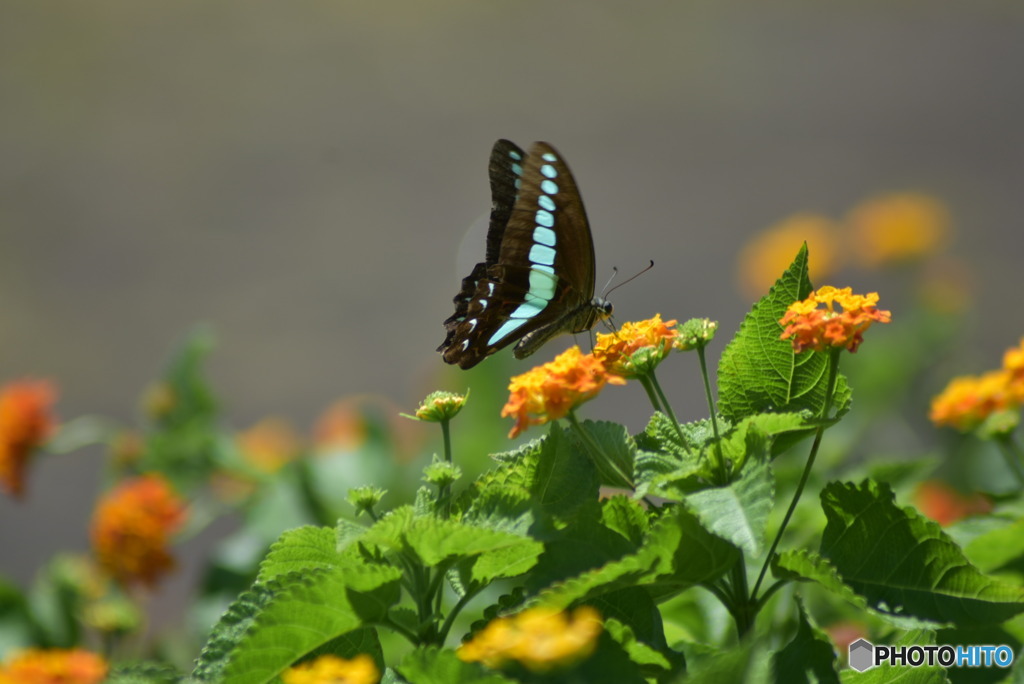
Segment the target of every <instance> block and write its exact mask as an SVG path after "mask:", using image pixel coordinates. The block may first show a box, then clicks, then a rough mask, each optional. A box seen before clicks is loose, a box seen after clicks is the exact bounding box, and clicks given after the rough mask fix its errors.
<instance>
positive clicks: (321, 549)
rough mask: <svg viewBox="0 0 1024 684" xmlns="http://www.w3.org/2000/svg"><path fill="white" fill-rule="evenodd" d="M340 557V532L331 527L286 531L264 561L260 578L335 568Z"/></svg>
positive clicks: (310, 526) (261, 565)
mask: <svg viewBox="0 0 1024 684" xmlns="http://www.w3.org/2000/svg"><path fill="white" fill-rule="evenodd" d="M338 560H339V554H338V551H337V547H336V533H335V531H334V530H332V529H331V528H329V527H313V526H312V525H307V526H305V527H298V528H295V529H292V530H288V531H286V532H284V533H283V534H282V535H281V536H280V538H278V540H277V541H276V542H274V544H273V545H272V546H271V547H270V552H269V553H268V554H267V557H266V558H265V559H264V560H263V562H262V563H260V572H259V577H258V579H257V581H260V582H266V581H267V580H269V579H271V578H273V577H276V576H278V575H285V574H288V573H290V572H299V571H301V570H314V569H320V568H331V567H334V566H335V565H336V564H337V563H338Z"/></svg>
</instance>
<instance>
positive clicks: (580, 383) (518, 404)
mask: <svg viewBox="0 0 1024 684" xmlns="http://www.w3.org/2000/svg"><path fill="white" fill-rule="evenodd" d="M606 383H611V384H613V385H624V384H626V381H625V380H623V379H622V378H621V377H619V376H618V375H613V374H611V373H610V372H609V371H608V369H607V368H605V366H604V364H603V363H601V362H600V361H599V360H598V359H597V358H595V357H594V355H593V354H586V355H584V354H583V352H581V351H580V348H579V347H571V348H569V349H567V350H566V351H564V352H563V353H561V354H559V355H558V356H556V357H555V360H554V361H551V362H550V363H545V364H544V365H542V366H537V367H536V368H534V369H532V370H529V371H527V372H525V373H523V374H522V375H517V376H515V377H514V378H512V381H511V382H510V383H509V386H508V389H509V393H510V394H509V398H508V403H506V404H505V407H504V408H503V409H501V416H502V418H505V417H507V416H514V417H515V419H516V424H515V425H514V426H512V431H511V432H509V433H508V436H509V438H514V437H516V436H518V435H519V434H520V433H522V432H523V431H524V430H525V429H526V428H528V427H529V426H531V425H543V424H544V423H547V422H548V421H552V420H558V419H559V418H564V417H565V416H566V415H567V414H568V413H569V411H571V410H572V409H574V408H576V407H577V406H579V405H580V404H582V403H583V402H585V401H588V400H590V399H593V398H594V397H596V396H597V395H598V393H599V392H600V391H601V388H603V387H604V386H605V384H606Z"/></svg>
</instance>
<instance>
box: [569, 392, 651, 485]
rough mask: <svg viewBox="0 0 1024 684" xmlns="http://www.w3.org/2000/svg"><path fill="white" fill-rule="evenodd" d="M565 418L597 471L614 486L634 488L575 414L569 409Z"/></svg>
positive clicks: (631, 481)
mask: <svg viewBox="0 0 1024 684" xmlns="http://www.w3.org/2000/svg"><path fill="white" fill-rule="evenodd" d="M566 418H568V419H569V425H571V426H572V429H573V430H575V432H576V435H577V436H578V437H579V438H580V440H581V441H582V442H583V445H584V446H585V447H586V448H587V453H588V455H589V456H590V460H591V461H592V462H593V464H594V466H595V467H596V468H597V470H598V472H600V473H602V475H603V476H604V477H605V478H607V479H608V480H609V481H610V482H613V483H614V485H613V486H615V487H623V486H624V487H628V488H629V489H635V488H636V487H635V486H634V485H633V480H632V479H630V478H629V477H628V476H627V475H626V474H625V473H624V472H622V470H621V469H620V468H619V464H618V463H616V462H615V461H613V460H612V459H611V458H608V456H607V455H606V454H605V453H604V450H603V449H602V448H601V445H600V444H598V443H597V442H596V441H595V440H594V438H593V437H591V436H590V433H589V432H587V431H586V430H584V429H583V426H582V425H580V423H579V421H578V420H576V414H575V413H574V412H572V411H569V413H568V414H566ZM608 467H610V468H611V472H610V473H609V472H608Z"/></svg>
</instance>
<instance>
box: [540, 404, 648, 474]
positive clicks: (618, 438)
mask: <svg viewBox="0 0 1024 684" xmlns="http://www.w3.org/2000/svg"><path fill="white" fill-rule="evenodd" d="M580 427H581V428H582V429H583V431H584V432H586V433H587V434H588V435H590V437H591V439H592V440H593V441H594V442H595V443H596V444H597V445H598V448H599V449H600V453H599V454H589V456H590V458H591V459H599V460H600V461H601V462H602V463H604V462H610V463H611V464H614V468H615V471H616V472H618V473H622V474H624V475H625V476H626V477H632V474H633V460H634V458H635V455H636V443H635V442H634V441H633V438H632V437H630V436H629V431H628V430H626V427H625V426H624V425H619V424H618V423H612V422H609V421H592V420H585V421H583V422H582V423H581V424H580ZM564 434H565V436H566V437H568V438H569V439H570V440H571V444H572V447H573V451H574V452H575V453H578V454H582V455H584V456H587V455H588V453H589V451H588V446H587V444H585V443H584V442H583V441H582V440H581V439H580V437H579V435H577V434H576V432H574V431H573V430H565V431H564ZM542 462H543V461H542ZM587 465H588V467H589V468H590V469H593V467H594V466H593V465H591V464H590V463H588V464H587ZM588 484H589V483H588ZM599 484H605V485H610V486H615V485H616V484H618V483H617V482H615V481H603V482H601V483H599ZM578 488H579V486H578V485H577V487H576V489H578Z"/></svg>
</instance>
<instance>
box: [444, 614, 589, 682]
mask: <svg viewBox="0 0 1024 684" xmlns="http://www.w3.org/2000/svg"><path fill="white" fill-rule="evenodd" d="M602 629H603V627H602V624H601V616H600V614H599V613H598V612H597V611H596V610H595V609H594V608H591V607H590V606H580V607H579V608H577V609H576V610H574V611H573V612H572V614H571V615H570V614H569V613H567V612H560V611H557V610H553V609H551V608H531V609H529V610H525V611H523V612H522V613H519V614H518V615H514V616H511V617H504V618H498V619H496V620H493V621H491V623H490V624H488V625H487V626H486V627H484V629H483V630H481V631H480V632H479V633H477V635H476V636H474V637H473V638H472V639H471V640H470V641H467V642H466V643H465V644H463V645H462V646H461V647H459V650H458V651H457V655H458V657H459V659H460V660H463V661H466V662H481V663H483V664H484V665H486V666H487V667H490V668H492V669H493V668H499V667H501V666H503V665H504V664H506V663H508V662H510V661H515V662H518V663H520V664H522V665H523V666H524V667H526V668H527V669H528V670H530V671H532V672H548V671H551V670H555V669H559V668H563V667H566V666H568V665H572V664H574V663H577V662H579V661H581V660H584V659H586V658H587V657H588V656H590V654H592V653H593V652H594V649H595V648H596V647H597V639H598V637H599V636H600V635H601V630H602Z"/></svg>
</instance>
